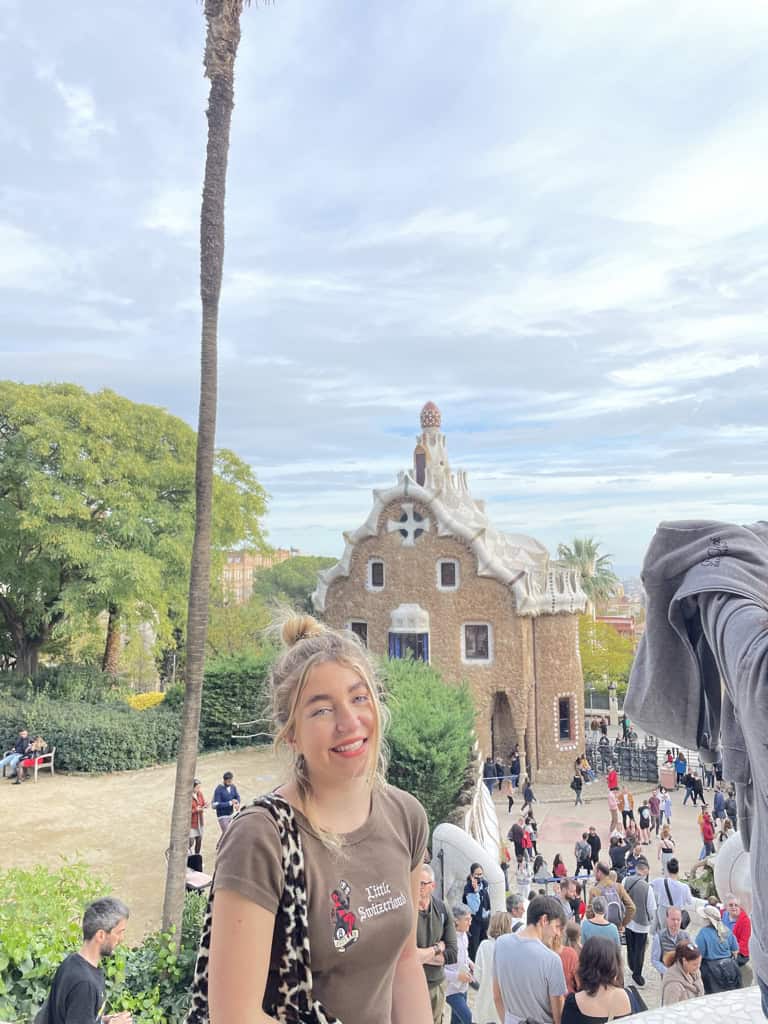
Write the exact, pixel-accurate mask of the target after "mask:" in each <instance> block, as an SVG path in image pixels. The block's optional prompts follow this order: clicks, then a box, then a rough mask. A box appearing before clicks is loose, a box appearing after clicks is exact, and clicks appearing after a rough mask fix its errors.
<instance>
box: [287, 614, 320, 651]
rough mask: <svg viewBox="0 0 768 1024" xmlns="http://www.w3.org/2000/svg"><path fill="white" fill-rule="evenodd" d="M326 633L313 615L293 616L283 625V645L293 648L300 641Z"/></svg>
mask: <svg viewBox="0 0 768 1024" xmlns="http://www.w3.org/2000/svg"><path fill="white" fill-rule="evenodd" d="M323 632H325V629H324V627H323V626H322V624H321V623H319V622H318V621H317V619H315V618H313V616H311V615H293V616H291V618H290V619H288V620H287V621H286V622H285V623H284V624H283V631H282V636H283V643H284V644H285V645H286V647H293V645H294V644H297V643H298V642H299V641H300V640H306V639H307V638H308V637H311V636H320V634H321V633H323Z"/></svg>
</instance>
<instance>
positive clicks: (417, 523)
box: [313, 402, 587, 781]
mask: <svg viewBox="0 0 768 1024" xmlns="http://www.w3.org/2000/svg"><path fill="white" fill-rule="evenodd" d="M440 425H441V416H440V412H439V410H438V409H437V407H436V406H435V405H434V404H433V403H431V402H428V403H427V404H426V405H425V406H424V408H423V409H422V412H421V428H422V432H421V434H420V435H419V436H418V437H417V444H416V448H415V450H414V453H413V466H412V467H411V469H409V470H407V471H404V472H401V473H400V474H399V475H398V479H397V483H396V484H395V485H394V486H393V487H389V488H384V489H381V490H375V491H374V492H373V508H372V509H371V512H370V515H369V516H368V519H367V520H366V522H365V523H364V524H363V525H362V526H361V527H360V528H359V529H357V530H355V531H352V532H349V533H345V534H344V538H345V541H346V546H345V549H344V554H343V556H342V558H341V560H340V561H339V562H338V563H336V565H334V566H331V567H330V568H329V569H326V570H324V571H323V572H321V573H320V574H319V580H318V586H317V589H316V591H315V593H314V595H313V602H314V606H315V609H316V610H317V612H318V613H319V614H320V615H322V616H323V617H324V618H325V620H326V621H327V622H329V623H330V624H331V625H333V626H336V627H343V626H347V627H349V628H350V629H352V630H353V631H354V632H355V633H357V635H358V636H359V637H360V639H361V641H362V642H363V643H364V644H366V645H367V646H368V647H369V648H370V649H371V651H372V652H374V653H375V654H379V655H388V656H389V657H391V658H404V657H407V656H408V655H412V656H413V657H414V658H419V659H421V660H423V661H426V662H430V663H431V664H433V665H434V666H435V667H436V668H437V669H439V671H440V672H441V673H442V674H443V676H444V677H445V678H446V679H447V680H449V681H452V682H459V681H460V680H463V679H466V680H467V681H468V682H469V685H470V687H471V690H472V694H473V697H474V702H475V710H476V729H477V735H478V740H479V743H480V747H481V750H482V753H483V755H487V754H492V755H499V756H500V757H502V758H503V759H505V760H506V759H507V758H508V756H509V753H510V751H511V750H512V748H513V747H514V746H515V744H519V746H520V751H521V753H522V754H523V755H524V757H525V762H526V765H527V767H528V770H529V771H530V773H531V774H532V775H534V776H535V777H536V778H538V779H541V780H543V781H547V780H551V781H555V780H562V779H563V778H564V777H566V774H567V773H568V772H570V771H571V769H572V767H573V759H574V757H575V755H576V754H577V753H579V752H580V751H581V750H583V749H584V684H583V678H582V672H581V663H580V660H579V651H578V616H579V613H581V612H584V611H585V609H586V604H587V601H586V596H585V594H584V592H583V591H582V589H581V586H580V584H579V581H578V579H577V576H576V574H575V573H574V572H573V571H571V570H569V569H567V568H565V567H563V566H561V565H559V564H558V563H556V562H553V561H551V560H550V558H549V554H548V552H547V550H546V548H544V546H543V545H542V544H540V543H539V542H538V541H537V540H534V539H533V538H532V537H527V536H524V535H522V534H505V533H502V532H501V531H499V530H497V529H496V528H495V527H494V526H493V525H492V523H491V522H490V520H489V518H488V516H487V515H486V513H485V507H484V504H483V502H481V501H476V500H475V499H474V498H473V497H472V495H471V494H470V491H469V484H468V482H467V476H466V473H465V472H463V471H462V470H458V471H457V472H455V473H454V472H452V471H451V468H450V465H449V462H448V452H447V449H446V443H445V435H444V434H441V433H440Z"/></svg>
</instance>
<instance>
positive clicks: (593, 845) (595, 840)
mask: <svg viewBox="0 0 768 1024" xmlns="http://www.w3.org/2000/svg"><path fill="white" fill-rule="evenodd" d="M587 842H588V843H589V846H590V849H591V850H592V858H591V859H592V863H593V864H597V862H598V861H599V860H600V850H601V849H602V846H603V844H602V843H601V842H600V836H599V835H598V834H597V829H596V828H595V826H594V825H590V826H589V832H588V834H587Z"/></svg>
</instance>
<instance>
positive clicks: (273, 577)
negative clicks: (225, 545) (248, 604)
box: [253, 555, 336, 612]
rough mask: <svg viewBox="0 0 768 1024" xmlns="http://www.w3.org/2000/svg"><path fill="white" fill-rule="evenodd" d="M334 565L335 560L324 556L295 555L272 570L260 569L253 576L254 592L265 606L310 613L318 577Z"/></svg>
mask: <svg viewBox="0 0 768 1024" xmlns="http://www.w3.org/2000/svg"><path fill="white" fill-rule="evenodd" d="M335 562H336V559H335V558H324V557H322V556H321V555H295V556H294V557H293V558H288V559H286V560H285V561H284V562H278V564H277V565H273V566H272V568H271V569H261V570H259V571H258V572H257V573H256V575H255V577H254V581H253V593H254V594H255V595H256V597H259V598H261V600H262V601H263V602H264V603H265V604H266V605H274V604H282V605H288V606H289V607H291V608H295V609H296V610H297V611H298V610H302V611H308V612H311V611H312V601H311V597H312V593H313V591H314V589H315V587H316V586H317V574H318V573H319V572H320V570H321V569H327V568H328V566H330V565H334V564H335Z"/></svg>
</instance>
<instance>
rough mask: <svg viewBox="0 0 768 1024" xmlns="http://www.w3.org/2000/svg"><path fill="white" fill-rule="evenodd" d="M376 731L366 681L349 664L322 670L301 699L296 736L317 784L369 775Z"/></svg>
mask: <svg viewBox="0 0 768 1024" xmlns="http://www.w3.org/2000/svg"><path fill="white" fill-rule="evenodd" d="M376 731H377V719H376V710H375V707H374V703H373V697H372V696H371V692H370V690H369V689H368V684H367V683H366V682H365V680H363V679H362V678H361V677H360V675H359V674H358V673H357V672H356V671H355V670H354V669H353V668H350V667H349V666H348V665H340V664H338V663H337V662H332V661H330V662H323V663H322V664H320V665H316V666H315V667H314V668H313V669H312V670H311V672H310V673H309V677H308V679H307V681H306V683H305V686H304V691H303V693H302V695H301V697H300V698H299V702H298V706H297V708H296V720H295V725H294V735H293V742H294V746H295V749H296V751H297V753H299V754H303V756H304V760H305V761H306V764H307V771H308V774H309V777H310V779H311V780H312V785H313V786H314V787H317V786H318V785H322V784H323V783H326V784H334V783H338V782H343V781H348V780H350V779H355V778H360V777H363V776H365V774H366V772H367V769H368V764H369V760H370V749H371V747H372V746H374V745H375V743H376V739H377V736H376Z"/></svg>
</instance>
